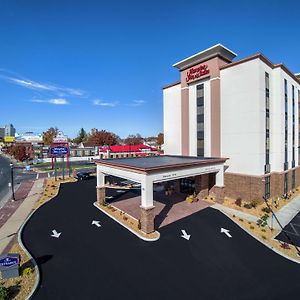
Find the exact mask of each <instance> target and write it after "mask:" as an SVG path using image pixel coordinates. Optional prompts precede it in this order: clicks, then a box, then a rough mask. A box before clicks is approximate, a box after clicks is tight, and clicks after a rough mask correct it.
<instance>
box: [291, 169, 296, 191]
mask: <svg viewBox="0 0 300 300" xmlns="http://www.w3.org/2000/svg"><path fill="white" fill-rule="evenodd" d="M295 187H296V171H295V170H293V171H292V189H294V188H295Z"/></svg>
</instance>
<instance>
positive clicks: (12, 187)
mask: <svg viewBox="0 0 300 300" xmlns="http://www.w3.org/2000/svg"><path fill="white" fill-rule="evenodd" d="M9 165H10V177H11V190H12V198H13V201H16V198H15V191H14V165H13V163H10V164H9Z"/></svg>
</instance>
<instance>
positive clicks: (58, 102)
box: [30, 98, 69, 105]
mask: <svg viewBox="0 0 300 300" xmlns="http://www.w3.org/2000/svg"><path fill="white" fill-rule="evenodd" d="M30 102H34V103H49V104H54V105H66V104H69V102H68V101H67V100H66V99H62V98H56V99H48V100H41V99H32V100H30Z"/></svg>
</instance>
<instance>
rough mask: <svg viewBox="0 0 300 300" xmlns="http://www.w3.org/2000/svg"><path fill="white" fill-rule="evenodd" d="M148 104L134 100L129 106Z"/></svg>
mask: <svg viewBox="0 0 300 300" xmlns="http://www.w3.org/2000/svg"><path fill="white" fill-rule="evenodd" d="M145 103H146V101H145V100H133V101H132V103H130V104H129V106H141V105H144V104H145Z"/></svg>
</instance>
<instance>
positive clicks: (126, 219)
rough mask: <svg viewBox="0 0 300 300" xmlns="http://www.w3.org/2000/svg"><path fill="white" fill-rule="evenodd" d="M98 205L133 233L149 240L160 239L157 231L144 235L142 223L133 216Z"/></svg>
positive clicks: (110, 207)
mask: <svg viewBox="0 0 300 300" xmlns="http://www.w3.org/2000/svg"><path fill="white" fill-rule="evenodd" d="M96 205H97V206H98V207H99V208H100V209H102V210H104V211H105V212H107V213H108V214H109V215H110V216H112V217H114V218H115V219H117V220H118V221H119V222H120V223H122V224H124V225H125V226H126V227H129V228H130V229H132V230H133V231H135V232H136V233H137V234H138V235H140V236H143V237H144V238H147V239H157V238H159V233H158V232H157V231H154V232H152V233H148V234H146V233H144V232H143V231H141V230H140V221H139V220H137V219H135V218H133V217H132V216H130V215H128V214H126V213H125V212H124V211H122V210H120V209H118V208H116V207H114V206H113V205H110V204H106V205H99V204H98V203H96Z"/></svg>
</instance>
